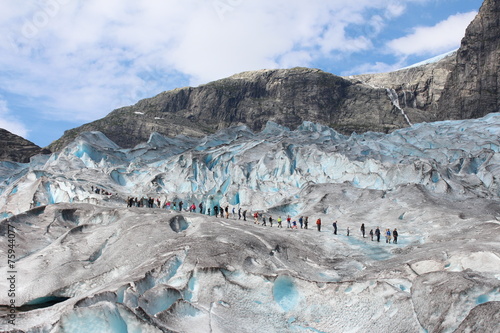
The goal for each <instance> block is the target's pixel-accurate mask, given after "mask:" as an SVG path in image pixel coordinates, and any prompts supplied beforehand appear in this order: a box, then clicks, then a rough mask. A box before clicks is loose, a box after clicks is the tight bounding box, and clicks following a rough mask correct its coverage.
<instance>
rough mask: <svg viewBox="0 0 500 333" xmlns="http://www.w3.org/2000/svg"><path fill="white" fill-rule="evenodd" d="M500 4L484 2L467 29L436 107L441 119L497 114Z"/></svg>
mask: <svg viewBox="0 0 500 333" xmlns="http://www.w3.org/2000/svg"><path fill="white" fill-rule="evenodd" d="M499 39H500V1H497V0H485V1H484V3H483V5H482V6H481V9H480V11H479V14H478V15H477V16H476V18H475V19H474V20H473V21H472V23H471V24H470V25H469V27H468V28H467V31H466V33H465V37H464V38H463V39H462V44H461V46H460V49H459V50H458V53H457V63H456V65H455V67H454V69H453V71H452V72H451V75H450V77H449V79H448V81H447V83H446V86H445V89H444V92H443V96H442V99H441V101H440V104H439V113H440V114H439V117H440V119H464V118H465V119H466V118H477V117H482V116H484V115H486V114H488V113H491V112H499V111H500V98H499V97H500V91H499V85H500V83H499V80H500V79H499V77H498V71H499V70H500V41H499Z"/></svg>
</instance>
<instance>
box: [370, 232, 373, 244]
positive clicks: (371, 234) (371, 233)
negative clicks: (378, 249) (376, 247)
mask: <svg viewBox="0 0 500 333" xmlns="http://www.w3.org/2000/svg"><path fill="white" fill-rule="evenodd" d="M370 238H371V239H372V242H373V229H370Z"/></svg>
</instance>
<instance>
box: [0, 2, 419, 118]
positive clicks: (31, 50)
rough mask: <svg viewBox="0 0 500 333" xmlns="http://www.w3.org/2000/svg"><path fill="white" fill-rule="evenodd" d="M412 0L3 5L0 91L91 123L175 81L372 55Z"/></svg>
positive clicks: (49, 112)
mask: <svg viewBox="0 0 500 333" xmlns="http://www.w3.org/2000/svg"><path fill="white" fill-rule="evenodd" d="M415 1H426V0H394V1H391V2H390V3H389V5H388V3H387V0H357V1H350V2H345V1H344V0H328V1H325V0H310V1H303V0H273V1H268V0H183V1H178V0H162V1H157V0H143V1H135V0H107V1H101V0H86V1H79V0H45V1H34V2H19V1H18V2H9V1H8V2H6V3H5V4H4V5H3V7H2V12H1V13H0V29H2V31H5V32H6V34H4V38H3V39H2V38H0V78H1V80H0V91H1V90H3V91H5V92H9V93H13V94H17V95H21V96H26V97H27V99H29V100H32V101H33V107H34V108H35V107H36V109H37V110H40V111H39V112H43V113H44V114H45V116H50V117H52V118H54V119H71V120H78V121H90V120H94V119H96V118H99V117H102V116H104V115H105V114H107V113H108V112H110V111H111V110H112V109H114V108H116V107H119V106H124V105H130V104H133V103H134V102H136V101H137V100H138V99H140V98H144V97H150V96H152V95H153V94H155V93H158V92H160V91H162V90H165V89H168V88H173V87H174V86H176V85H178V84H179V83H178V81H177V82H176V83H175V84H174V83H172V81H174V80H177V79H178V78H179V77H182V78H183V79H184V81H183V82H186V83H189V84H199V83H205V82H208V81H210V80H214V79H218V78H222V77H226V76H228V75H231V74H234V73H237V72H241V71H246V70H253V69H261V68H277V67H292V66H299V65H300V66H309V65H311V64H312V63H313V62H314V61H315V60H316V59H319V58H330V59H331V58H336V59H339V58H342V57H346V56H348V55H349V54H352V53H355V52H359V51H364V50H369V49H372V48H373V47H374V44H373V42H372V39H373V38H375V37H376V36H377V35H378V34H379V33H380V32H381V31H382V30H383V29H384V28H385V27H386V26H387V24H386V23H387V20H389V19H391V18H393V17H396V16H398V15H401V14H402V13H403V11H404V10H405V8H406V7H405V4H407V3H409V2H415ZM6 69H9V70H6Z"/></svg>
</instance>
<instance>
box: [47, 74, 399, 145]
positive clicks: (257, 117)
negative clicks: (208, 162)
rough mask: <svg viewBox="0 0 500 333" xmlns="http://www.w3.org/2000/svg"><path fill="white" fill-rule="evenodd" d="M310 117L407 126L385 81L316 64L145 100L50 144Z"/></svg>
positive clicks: (356, 127) (196, 132)
mask: <svg viewBox="0 0 500 333" xmlns="http://www.w3.org/2000/svg"><path fill="white" fill-rule="evenodd" d="M305 120H309V121H314V122H317V123H321V124H325V125H328V126H330V127H332V128H334V129H336V130H338V131H340V132H343V133H351V132H354V131H356V132H365V131H367V130H371V131H379V132H388V131H391V130H393V129H395V128H400V127H404V126H407V125H408V124H407V122H406V120H405V119H404V117H403V116H402V115H401V114H400V112H399V111H398V110H396V109H395V108H394V106H393V104H392V103H391V100H390V99H389V97H388V95H387V91H386V89H385V88H373V87H371V86H368V85H366V84H362V83H361V82H353V81H351V80H347V79H344V78H342V77H339V76H335V75H333V74H330V73H326V72H323V71H321V70H318V69H308V68H293V69H278V70H261V71H254V72H245V73H241V74H237V75H234V76H231V77H229V78H226V79H222V80H219V81H215V82H212V83H209V84H206V85H202V86H199V87H196V88H191V87H189V88H182V89H175V90H172V91H168V92H164V93H161V94H159V95H157V96H155V97H153V98H149V99H144V100H142V101H139V102H138V103H137V104H136V105H134V106H130V107H125V108H121V109H118V110H115V111H113V112H112V113H110V114H109V115H108V116H107V117H105V118H103V119H100V120H97V121H95V122H92V123H89V124H86V125H84V126H81V127H79V128H76V129H73V130H70V131H67V132H66V133H65V134H64V136H63V137H62V138H61V139H60V140H58V141H56V142H54V143H53V144H52V145H51V148H52V149H54V150H58V149H61V148H62V147H64V146H65V145H66V144H68V143H69V142H70V141H71V140H72V139H73V138H74V137H76V136H77V135H78V134H79V133H81V132H83V131H94V130H97V131H101V132H103V133H104V134H105V135H106V136H107V137H109V138H110V139H111V140H113V141H114V142H116V143H117V144H119V145H120V146H122V147H131V146H134V145H136V144H138V143H140V142H144V141H146V140H147V139H148V138H149V136H150V134H151V133H152V132H158V133H161V134H164V135H168V136H175V135H178V134H185V135H190V136H202V135H205V134H207V133H213V132H215V131H217V130H219V129H222V128H226V127H229V126H235V125H242V124H245V125H248V126H249V127H250V128H251V129H252V130H254V131H259V130H261V129H262V128H263V127H264V126H265V124H266V123H267V121H274V122H276V123H279V124H281V125H284V126H287V127H290V128H296V127H297V126H299V125H300V124H302V122H303V121H305Z"/></svg>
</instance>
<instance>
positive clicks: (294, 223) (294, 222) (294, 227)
mask: <svg viewBox="0 0 500 333" xmlns="http://www.w3.org/2000/svg"><path fill="white" fill-rule="evenodd" d="M292 229H297V221H295V220H293V222H292Z"/></svg>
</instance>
